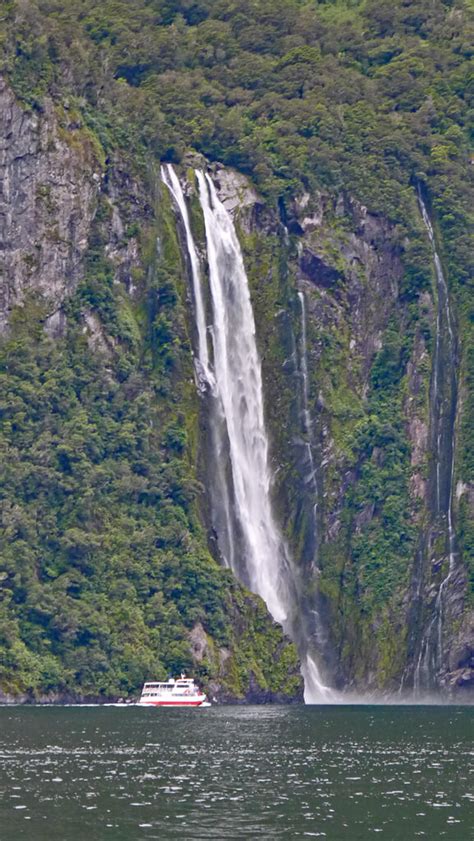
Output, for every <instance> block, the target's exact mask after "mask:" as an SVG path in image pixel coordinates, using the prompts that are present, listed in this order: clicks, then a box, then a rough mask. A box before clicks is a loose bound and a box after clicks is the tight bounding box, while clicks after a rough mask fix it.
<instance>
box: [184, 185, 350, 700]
mask: <svg viewBox="0 0 474 841" xmlns="http://www.w3.org/2000/svg"><path fill="white" fill-rule="evenodd" d="M196 175H197V179H198V184H199V195H200V200H201V206H202V210H203V215H204V222H205V229H206V242H207V254H208V262H209V284H210V290H211V299H212V307H213V327H212V339H213V346H214V374H215V381H216V394H217V395H218V397H219V400H220V403H221V406H222V411H223V415H224V418H225V425H226V432H227V439H228V447H229V454H230V465H231V472H232V484H233V493H234V499H235V513H236V517H237V520H238V523H239V527H240V530H241V533H242V537H243V543H244V547H245V548H244V552H245V563H246V570H247V574H248V578H249V582H250V587H251V589H252V590H254V592H256V593H258V594H259V595H260V596H262V598H263V599H264V601H265V602H266V604H267V606H268V609H269V611H270V613H271V614H272V616H273V617H274V619H276V621H278V622H280V623H281V624H282V625H283V628H284V630H285V631H286V632H287V633H288V634H289V635H290V636H291V637H293V639H298V636H299V640H298V641H299V642H300V645H301V642H302V641H301V634H300V635H298V633H297V624H298V621H299V616H298V605H297V603H296V598H295V596H296V592H295V587H294V580H293V571H292V564H291V562H290V560H289V558H288V555H287V551H286V547H285V545H284V542H283V539H282V536H281V534H280V533H279V530H278V527H277V525H276V523H275V520H274V516H273V512H272V507H271V497H270V491H271V472H270V467H269V463H268V438H267V433H266V428H265V422H264V412H263V388H262V372H261V364H260V359H259V356H258V351H257V345H256V340H255V322H254V316H253V310H252V304H251V300H250V292H249V286H248V279H247V275H246V272H245V267H244V263H243V258H242V253H241V249H240V244H239V241H238V239H237V235H236V232H235V229H234V225H233V222H232V219H231V216H230V215H229V213H228V212H227V210H226V209H225V207H224V205H223V204H222V202H221V201H220V200H219V198H218V196H217V193H216V190H215V187H214V184H213V182H212V181H211V179H210V177H209V176H208V175H204V174H203V173H202V172H197V173H196ZM235 571H236V572H237V573H238V572H239V570H238V569H237V568H236V569H235ZM300 653H301V652H300ZM301 656H302V673H303V676H304V679H305V700H306V702H307V703H315V702H320V701H329V700H332V699H333V697H334V696H333V693H332V692H331V690H330V689H329V688H328V687H327V686H325V685H324V683H323V681H322V679H321V676H320V673H319V669H318V667H317V664H316V662H315V660H314V658H313V657H312V656H311V655H310V654H308V653H307V651H306V652H305V651H303V652H302V653H301Z"/></svg>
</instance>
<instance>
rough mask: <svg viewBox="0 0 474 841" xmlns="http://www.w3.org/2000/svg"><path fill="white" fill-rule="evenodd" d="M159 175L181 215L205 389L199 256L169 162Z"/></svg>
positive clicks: (210, 379)
mask: <svg viewBox="0 0 474 841" xmlns="http://www.w3.org/2000/svg"><path fill="white" fill-rule="evenodd" d="M161 177H162V179H163V182H164V183H165V184H166V186H167V187H168V190H169V191H170V193H171V195H172V196H173V199H174V201H175V203H176V206H177V208H178V210H179V214H180V216H181V219H182V222H183V226H184V231H185V235H186V248H187V252H188V257H189V262H190V265H191V278H192V284H193V296H194V308H195V314H196V328H197V339H198V354H197V357H195V360H194V362H195V369H196V376H197V383H198V388H199V390H200V391H205V390H206V388H208V387H209V388H211V389H213V388H214V382H215V381H214V375H213V373H212V371H211V368H210V364H209V350H208V345H207V329H206V308H205V303H204V297H203V292H202V281H201V269H200V265H199V257H198V254H197V251H196V246H195V244H194V239H193V235H192V231H191V225H190V222H189V214H188V208H187V207H186V201H185V198H184V194H183V190H182V188H181V184H180V182H179V178H178V176H177V175H176V173H175V171H174V169H173V167H172V166H171V164H164V165H163V166H162V167H161Z"/></svg>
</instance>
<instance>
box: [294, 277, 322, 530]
mask: <svg viewBox="0 0 474 841" xmlns="http://www.w3.org/2000/svg"><path fill="white" fill-rule="evenodd" d="M298 299H299V302H300V306H301V353H300V357H301V361H300V367H301V376H302V379H303V411H302V420H303V433H304V435H305V449H306V456H307V459H308V464H309V468H310V469H309V475H308V477H307V482H308V484H309V485H311V489H312V491H313V493H314V495H315V498H316V501H315V511H314V514H315V516H316V508H317V504H318V503H317V493H318V487H317V483H316V468H315V465H314V458H313V447H312V438H313V424H312V421H311V413H310V411H309V389H308V362H307V358H308V354H307V339H306V304H305V299H304V294H303V292H298Z"/></svg>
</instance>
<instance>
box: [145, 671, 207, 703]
mask: <svg viewBox="0 0 474 841" xmlns="http://www.w3.org/2000/svg"><path fill="white" fill-rule="evenodd" d="M138 704H139V705H140V706H144V707H203V706H206V707H208V706H209V702H208V700H207V696H206V695H205V694H204V692H202V690H201V689H199V686H196V684H195V683H194V680H193V678H189V677H185V676H184V675H181V677H180V678H177V679H176V680H175V679H174V678H169V679H168V680H166V681H163V682H160V683H155V682H153V683H144V684H143V689H142V694H141V696H140V700H139V701H138Z"/></svg>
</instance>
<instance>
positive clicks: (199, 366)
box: [161, 164, 236, 568]
mask: <svg viewBox="0 0 474 841" xmlns="http://www.w3.org/2000/svg"><path fill="white" fill-rule="evenodd" d="M161 178H162V180H163V183H164V184H165V185H166V186H167V188H168V190H169V191H170V193H171V196H172V198H173V200H174V203H175V205H176V209H177V211H178V213H179V215H180V217H181V221H182V223H183V228H184V233H185V244H186V251H187V254H188V258H189V265H190V268H191V281H192V291H193V303H194V316H195V322H196V330H197V354H196V355H195V356H194V368H195V372H196V384H197V388H198V390H199V392H200V393H201V394H202V395H205V394H207V393H210V394H211V395H214V397H215V398H216V399H215V401H214V404H213V406H212V408H211V412H212V414H213V415H214V419H215V422H214V423H212V424H211V447H212V449H213V451H214V452H215V453H216V458H215V475H214V476H213V481H214V483H215V486H216V489H217V493H218V496H219V518H220V520H221V521H222V527H221V529H220V531H222V532H223V534H224V535H225V539H223V540H222V541H221V547H220V548H221V555H222V560H223V562H224V564H225V565H226V566H229V567H231V568H233V566H234V553H235V544H236V536H235V530H234V523H233V518H232V510H231V509H232V504H231V500H230V496H229V488H228V482H227V478H226V475H225V452H226V442H225V440H224V436H223V435H222V434H220V432H219V430H220V428H221V427H222V421H223V414H222V409H221V406H220V401H219V398H218V397H217V396H216V394H215V390H216V381H215V377H214V374H213V372H212V368H211V363H210V359H209V348H208V343H207V333H208V330H207V324H206V305H205V298H204V293H203V283H202V272H201V264H200V260H199V256H198V253H197V249H196V246H195V243H194V238H193V234H192V230H191V224H190V220H189V214H188V209H187V206H186V200H185V197H184V193H183V190H182V187H181V183H180V181H179V178H178V176H177V175H176V173H175V171H174V169H173V167H172V166H171V164H164V165H163V166H162V167H161Z"/></svg>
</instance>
